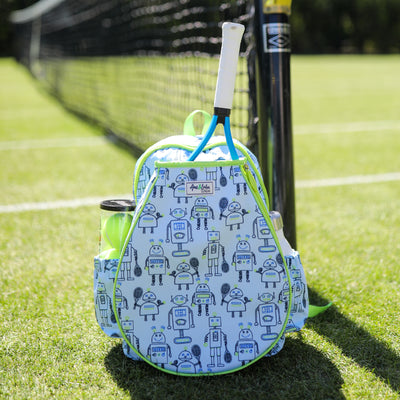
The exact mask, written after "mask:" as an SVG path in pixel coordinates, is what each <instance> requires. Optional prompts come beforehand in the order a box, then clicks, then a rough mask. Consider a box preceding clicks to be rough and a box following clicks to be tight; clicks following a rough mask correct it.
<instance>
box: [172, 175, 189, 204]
mask: <svg viewBox="0 0 400 400" xmlns="http://www.w3.org/2000/svg"><path fill="white" fill-rule="evenodd" d="M188 181H189V177H188V176H187V175H185V174H179V175H178V176H177V177H176V179H175V182H173V183H171V185H170V186H169V187H170V188H171V189H172V190H173V191H174V197H175V198H176V199H177V202H178V204H180V202H181V200H182V199H183V200H185V203H186V204H187V203H188V201H189V198H190V197H191V196H188V195H187V194H186V182H188Z"/></svg>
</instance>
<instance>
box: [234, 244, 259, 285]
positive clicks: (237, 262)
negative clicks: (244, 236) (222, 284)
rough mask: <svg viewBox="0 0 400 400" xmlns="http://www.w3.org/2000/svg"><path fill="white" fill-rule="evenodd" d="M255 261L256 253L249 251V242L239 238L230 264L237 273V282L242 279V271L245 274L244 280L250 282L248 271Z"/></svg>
mask: <svg viewBox="0 0 400 400" xmlns="http://www.w3.org/2000/svg"><path fill="white" fill-rule="evenodd" d="M256 263H257V261H256V255H255V254H254V253H253V252H252V251H251V249H250V243H249V242H248V241H247V240H239V242H238V243H237V245H236V251H235V252H234V253H233V257H232V265H234V266H235V269H236V271H237V272H238V273H239V282H242V280H243V272H244V273H245V274H246V282H250V271H252V270H253V266H254V265H255V264H256Z"/></svg>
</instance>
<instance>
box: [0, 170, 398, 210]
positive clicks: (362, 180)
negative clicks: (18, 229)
mask: <svg viewBox="0 0 400 400" xmlns="http://www.w3.org/2000/svg"><path fill="white" fill-rule="evenodd" d="M399 180H400V172H392V173H387V174H376V175H355V176H347V177H341V178H329V179H311V180H304V181H296V189H307V188H320V187H329V186H342V185H360V184H366V183H379V182H390V181H399ZM130 198H132V194H123V195H113V196H103V197H86V198H81V199H72V200H56V201H46V202H37V203H19V204H9V205H0V214H6V213H17V212H24V211H46V210H56V209H60V208H79V207H86V206H94V205H99V204H100V203H101V202H102V201H103V200H105V199H130Z"/></svg>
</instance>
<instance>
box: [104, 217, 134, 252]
mask: <svg viewBox="0 0 400 400" xmlns="http://www.w3.org/2000/svg"><path fill="white" fill-rule="evenodd" d="M131 224H132V215H130V214H127V213H117V214H113V215H111V216H110V217H108V218H107V220H106V221H105V222H104V225H103V228H102V230H101V235H102V237H103V241H104V246H103V249H105V250H112V249H114V250H116V251H118V253H120V252H121V249H122V246H123V245H124V243H125V239H126V237H127V236H128V233H129V229H130V227H131ZM117 258H118V257H117Z"/></svg>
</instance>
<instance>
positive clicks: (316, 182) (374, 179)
mask: <svg viewBox="0 0 400 400" xmlns="http://www.w3.org/2000/svg"><path fill="white" fill-rule="evenodd" d="M399 180H400V172H390V173H386V174H375V175H354V176H344V177H340V178H328V179H311V180H304V181H296V184H295V186H296V189H306V188H318V187H329V186H342V185H360V184H364V183H379V182H391V181H399Z"/></svg>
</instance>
